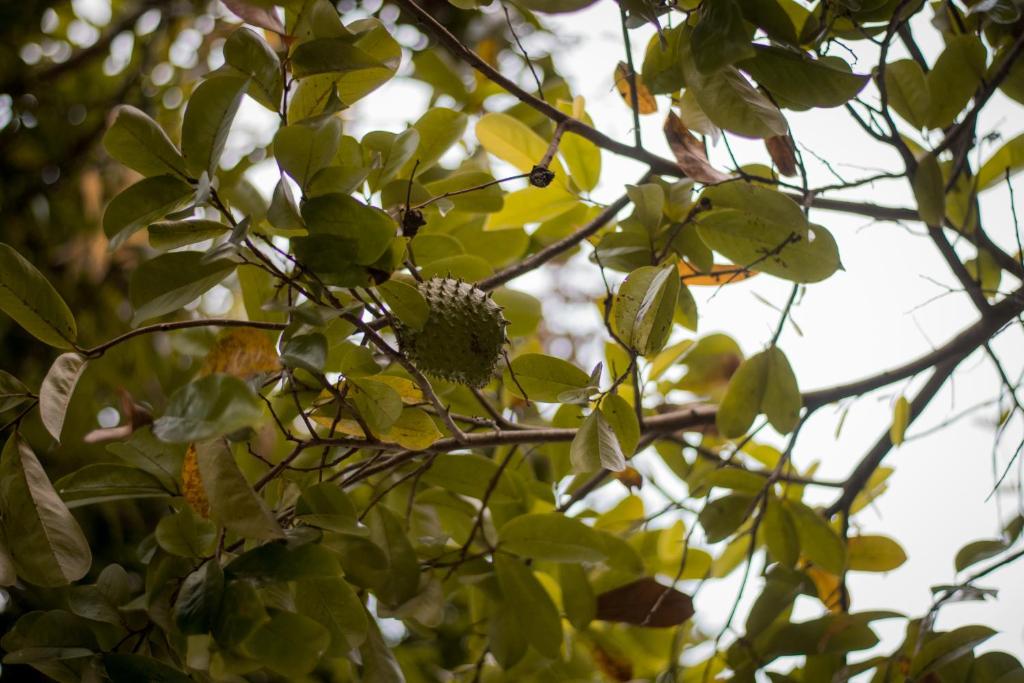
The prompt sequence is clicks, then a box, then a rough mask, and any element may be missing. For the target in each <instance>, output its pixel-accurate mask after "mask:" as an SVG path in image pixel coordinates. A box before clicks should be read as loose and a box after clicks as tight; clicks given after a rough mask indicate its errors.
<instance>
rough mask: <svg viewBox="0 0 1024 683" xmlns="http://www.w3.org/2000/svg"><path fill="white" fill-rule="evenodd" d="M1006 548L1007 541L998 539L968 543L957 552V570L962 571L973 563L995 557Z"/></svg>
mask: <svg viewBox="0 0 1024 683" xmlns="http://www.w3.org/2000/svg"><path fill="white" fill-rule="evenodd" d="M1004 550H1006V543H1005V542H1003V541H1001V540H996V539H992V540H981V541H973V542H971V543H968V544H967V545H965V546H964V547H963V548H960V550H959V551H958V552H957V554H956V561H955V566H956V570H957V571H958V572H962V571H963V570H965V569H967V568H968V567H970V566H971V565H973V564H977V563H978V562H981V561H983V560H987V559H988V558H990V557H995V556H996V555H998V554H999V553H1001V552H1003V551H1004Z"/></svg>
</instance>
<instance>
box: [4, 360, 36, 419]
mask: <svg viewBox="0 0 1024 683" xmlns="http://www.w3.org/2000/svg"><path fill="white" fill-rule="evenodd" d="M31 394H32V392H30V391H29V390H28V387H26V386H25V385H24V384H23V383H22V381H21V380H20V379H18V378H17V377H15V376H14V375H12V374H11V373H9V372H6V371H4V370H0V413H3V412H6V411H8V410H11V409H13V408H17V407H18V406H20V405H22V404H23V403H25V402H26V401H29V400H31V398H32V395H31Z"/></svg>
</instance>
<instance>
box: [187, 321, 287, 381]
mask: <svg viewBox="0 0 1024 683" xmlns="http://www.w3.org/2000/svg"><path fill="white" fill-rule="evenodd" d="M280 368H281V364H280V361H279V360H278V357H277V349H275V348H274V344H273V343H272V342H271V341H270V338H269V337H268V336H267V334H266V333H265V332H263V331H261V330H257V329H255V328H250V327H238V328H235V329H232V330H229V331H228V332H225V333H224V334H222V335H221V337H220V338H219V339H218V340H217V343H216V344H214V346H213V348H212V349H210V352H209V353H208V354H206V360H205V361H204V362H203V368H202V370H200V371H199V375H200V376H204V375H211V374H213V373H215V372H223V373H226V374H228V375H234V376H235V377H241V378H243V379H245V378H247V377H252V376H253V375H258V374H261V373H273V372H277V371H278V370H279V369H280Z"/></svg>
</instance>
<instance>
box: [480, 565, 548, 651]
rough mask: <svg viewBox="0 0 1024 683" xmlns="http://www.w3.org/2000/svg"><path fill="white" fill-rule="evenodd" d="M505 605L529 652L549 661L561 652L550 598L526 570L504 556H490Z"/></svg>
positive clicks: (526, 568)
mask: <svg viewBox="0 0 1024 683" xmlns="http://www.w3.org/2000/svg"><path fill="white" fill-rule="evenodd" d="M494 569H495V572H496V574H497V576H498V585H499V586H500V587H501V592H502V593H503V594H504V595H505V603H504V604H505V605H506V607H507V608H508V610H509V611H510V612H511V614H512V618H513V619H514V620H515V621H516V623H518V625H519V630H520V632H521V633H523V634H525V635H526V640H527V641H528V642H529V644H530V645H531V646H533V648H534V649H535V650H536V651H537V652H539V653H540V654H542V655H543V656H545V657H547V658H549V659H557V658H558V657H559V654H560V653H561V651H562V620H561V618H560V617H559V616H558V610H557V609H556V608H555V604H554V603H553V602H552V601H551V597H550V596H549V595H548V594H547V591H545V590H544V587H543V586H542V585H541V583H540V581H538V580H537V577H536V576H534V575H533V572H532V571H530V568H529V567H527V566H525V565H524V564H523V563H522V562H520V561H519V560H516V559H513V558H511V557H509V556H507V555H502V554H497V555H495V556H494Z"/></svg>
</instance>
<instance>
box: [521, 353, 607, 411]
mask: <svg viewBox="0 0 1024 683" xmlns="http://www.w3.org/2000/svg"><path fill="white" fill-rule="evenodd" d="M512 373H513V374H514V375H515V380H513V379H512V377H511V376H510V375H509V372H508V370H506V371H505V387H506V388H507V389H508V390H509V391H510V392H512V393H513V394H515V395H516V396H519V397H520V398H529V399H530V400H531V401H540V402H542V403H558V402H559V398H558V397H559V396H560V395H561V394H562V393H564V392H567V391H575V390H578V389H583V388H584V387H587V386H590V376H589V375H587V373H585V372H583V371H582V370H580V369H579V368H578V367H576V366H575V365H573V364H572V363H570V362H568V361H564V360H562V359H561V358H555V357H553V356H546V355H544V354H542V353H524V354H523V355H521V356H517V357H516V358H514V359H513V360H512ZM520 386H521V387H522V389H521V390H520ZM523 392H526V395H525V396H524V395H523Z"/></svg>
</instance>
